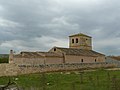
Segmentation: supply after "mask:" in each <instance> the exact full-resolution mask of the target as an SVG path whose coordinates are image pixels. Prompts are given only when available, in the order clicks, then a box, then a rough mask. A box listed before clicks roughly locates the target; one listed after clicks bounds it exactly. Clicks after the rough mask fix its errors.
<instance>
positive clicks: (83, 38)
mask: <svg viewBox="0 0 120 90" xmlns="http://www.w3.org/2000/svg"><path fill="white" fill-rule="evenodd" d="M69 48H76V49H85V50H92V37H91V36H88V35H85V34H82V33H79V34H74V35H71V36H69Z"/></svg>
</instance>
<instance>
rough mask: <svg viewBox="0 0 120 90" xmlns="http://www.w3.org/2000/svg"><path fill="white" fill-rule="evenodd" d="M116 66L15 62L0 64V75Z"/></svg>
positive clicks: (105, 64) (104, 64)
mask: <svg viewBox="0 0 120 90" xmlns="http://www.w3.org/2000/svg"><path fill="white" fill-rule="evenodd" d="M101 67H103V68H108V67H116V65H115V64H112V63H109V64H107V63H79V64H78V63H74V64H48V65H45V64H41V65H31V64H30V65H16V64H0V76H14V75H21V74H30V73H39V72H40V73H41V72H53V71H67V70H81V69H82V70H83V69H94V68H101Z"/></svg>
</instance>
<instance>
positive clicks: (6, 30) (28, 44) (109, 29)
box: [0, 0, 120, 55]
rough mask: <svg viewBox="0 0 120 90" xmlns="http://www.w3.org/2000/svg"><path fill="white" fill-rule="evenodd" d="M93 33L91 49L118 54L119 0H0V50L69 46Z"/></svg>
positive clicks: (32, 49)
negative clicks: (72, 37) (77, 37)
mask: <svg viewBox="0 0 120 90" xmlns="http://www.w3.org/2000/svg"><path fill="white" fill-rule="evenodd" d="M77 33H84V34H87V35H89V36H92V39H93V40H92V41H93V43H92V45H93V50H95V51H98V52H101V53H103V54H106V55H120V0H0V53H1V54H2V53H9V51H10V50H11V49H12V50H14V51H15V53H18V52H20V51H48V50H49V49H51V48H52V47H54V46H58V47H69V37H68V36H69V35H71V34H77Z"/></svg>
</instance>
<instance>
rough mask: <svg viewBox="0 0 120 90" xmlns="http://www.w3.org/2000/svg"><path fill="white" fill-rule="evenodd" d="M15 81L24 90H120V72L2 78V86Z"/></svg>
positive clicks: (48, 74) (100, 71)
mask: <svg viewBox="0 0 120 90" xmlns="http://www.w3.org/2000/svg"><path fill="white" fill-rule="evenodd" d="M9 78H10V79H11V81H13V80H15V82H17V84H18V85H19V86H21V87H23V90H120V71H107V70H97V71H90V72H85V71H74V72H54V73H42V74H29V75H20V76H14V77H1V78H0V84H1V85H3V84H6V83H8V81H9Z"/></svg>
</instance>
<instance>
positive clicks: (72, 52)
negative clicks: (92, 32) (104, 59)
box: [55, 47, 105, 56]
mask: <svg viewBox="0 0 120 90" xmlns="http://www.w3.org/2000/svg"><path fill="white" fill-rule="evenodd" d="M55 48H57V49H60V50H61V51H63V52H64V53H65V54H66V55H82V56H105V55H104V54H101V53H98V52H95V51H93V50H83V49H74V48H60V47H55Z"/></svg>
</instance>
